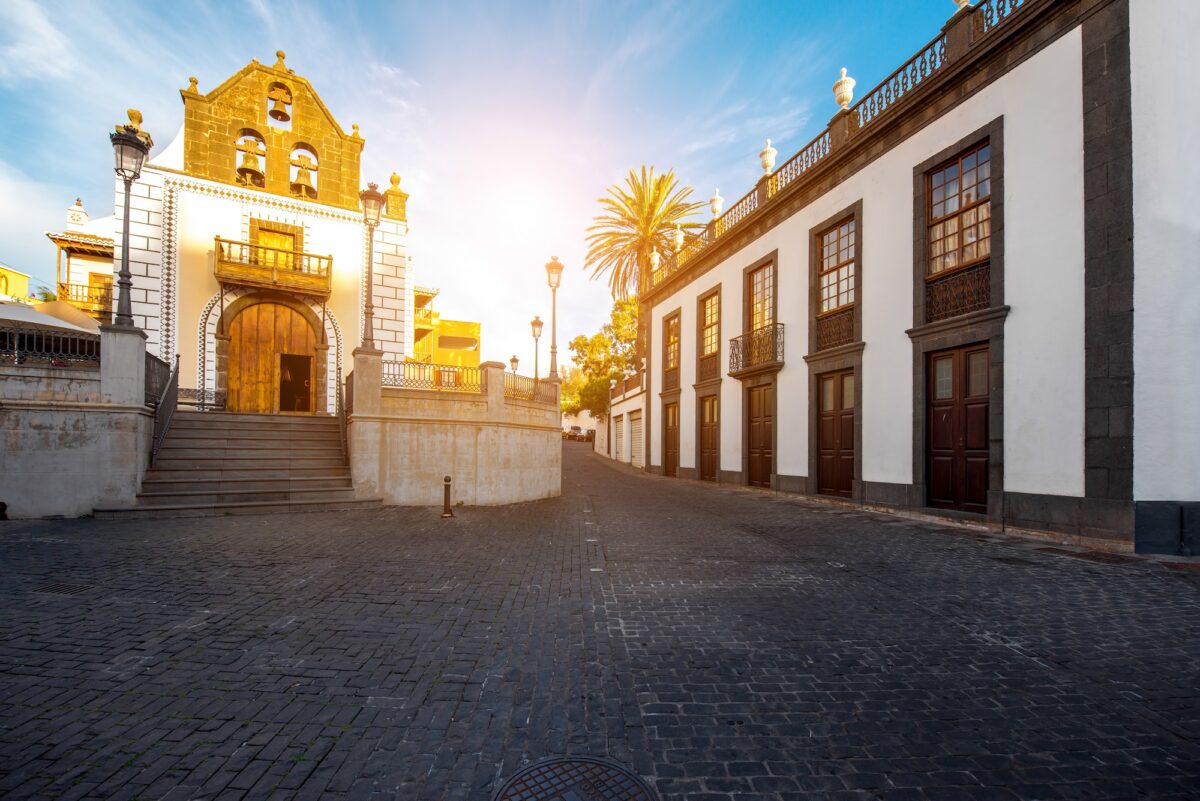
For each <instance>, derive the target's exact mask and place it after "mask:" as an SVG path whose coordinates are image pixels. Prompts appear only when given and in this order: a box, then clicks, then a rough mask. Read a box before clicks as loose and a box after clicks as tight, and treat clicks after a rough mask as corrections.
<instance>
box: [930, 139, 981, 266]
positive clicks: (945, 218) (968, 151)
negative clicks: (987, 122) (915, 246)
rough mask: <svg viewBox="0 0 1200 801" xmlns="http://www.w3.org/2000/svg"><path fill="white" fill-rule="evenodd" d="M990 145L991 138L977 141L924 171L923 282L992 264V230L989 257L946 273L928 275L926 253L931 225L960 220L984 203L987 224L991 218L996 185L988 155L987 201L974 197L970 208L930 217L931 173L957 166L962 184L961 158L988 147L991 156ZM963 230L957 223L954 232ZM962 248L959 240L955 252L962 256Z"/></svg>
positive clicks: (931, 208) (977, 258)
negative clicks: (986, 208) (956, 218)
mask: <svg viewBox="0 0 1200 801" xmlns="http://www.w3.org/2000/svg"><path fill="white" fill-rule="evenodd" d="M990 145H991V141H990V139H986V138H985V139H984V140H982V141H980V142H977V143H976V144H974V145H972V146H970V147H967V148H965V149H963V150H962V151H960V152H958V153H956V154H955V155H953V156H951V157H950V158H949V159H947V160H946V161H944V162H942V163H940V164H937V165H935V166H933V167H931V168H930V169H929V170H927V171H926V172H925V240H926V244H925V248H926V253H925V280H926V281H936V280H938V279H941V278H945V277H946V276H948V275H953V274H954V273H956V272H958V271H960V270H966V269H969V268H971V267H974V266H975V265H977V264H982V263H984V262H986V261H991V258H992V252H991V246H992V234H991V233H990V230H991V229H989V233H988V255H986V256H977V257H976V258H974V259H973V260H971V261H964V262H960V263H959V264H956V265H955V266H953V267H950V268H948V269H945V270H942V271H941V272H938V273H931V272H929V258H930V254H929V252H928V250H929V247H930V241H929V229H930V228H932V227H933V226H935V225H938V224H941V223H945V222H948V221H949V220H951V219H954V218H955V217H963V216H964V215H966V213H967V212H969V211H971V210H973V209H978V208H981V207H982V206H983V205H984V204H985V203H986V204H987V205H988V211H989V217H988V221H989V222H990V221H991V216H990V215H991V209H992V200H993V196H994V194H995V191H994V189H995V186H996V184H995V183H994V182H993V181H992V179H991V172H990V170H991V165H992V157H991V155H989V156H988V169H989V177H988V194H987V197H986V198H977V199H976V200H975V202H974V203H972V204H971V205H969V206H961V205H960V206H959V207H958V210H957V211H954V212H951V213H949V214H943V215H942V216H941V217H938V218H936V219H935V218H934V216H933V197H932V194H931V193H932V192H933V176H934V174H936V173H938V172H940V171H942V170H944V169H946V168H947V167H949V166H950V165H952V164H958V165H960V166H959V170H958V177H959V180H960V181H961V180H962V167H961V165H962V162H963V159H965V158H967V157H968V156H971V155H972V154H975V153H978V152H979V151H980V150H982V149H983V148H984V147H988V148H989V154H990V153H991V149H990ZM976 186H978V183H977V184H976ZM961 191H962V187H961V186H960V187H959V192H960V194H961ZM962 230H963V228H962V224H961V223H960V224H959V226H958V232H957V233H959V234H960V235H961V234H962ZM964 247H965V245H964V244H963V242H962V240H961V239H960V240H959V245H958V247H957V248H956V250H957V251H959V252H960V253H961V251H962V250H963V248H964Z"/></svg>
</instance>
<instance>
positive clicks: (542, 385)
mask: <svg viewBox="0 0 1200 801" xmlns="http://www.w3.org/2000/svg"><path fill="white" fill-rule="evenodd" d="M504 397H506V398H512V399H513V400H527V401H534V402H535V403H558V386H557V385H556V384H555V383H554V382H552V381H543V380H541V379H538V378H530V377H529V376H524V375H517V374H516V373H505V374H504Z"/></svg>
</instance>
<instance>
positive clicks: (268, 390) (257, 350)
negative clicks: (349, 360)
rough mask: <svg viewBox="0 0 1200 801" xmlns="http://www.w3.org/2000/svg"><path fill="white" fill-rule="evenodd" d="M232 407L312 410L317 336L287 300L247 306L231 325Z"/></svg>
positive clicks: (253, 410) (247, 410)
mask: <svg viewBox="0 0 1200 801" xmlns="http://www.w3.org/2000/svg"><path fill="white" fill-rule="evenodd" d="M228 330H229V361H228V365H229V366H228V370H229V372H228V383H227V386H228V392H229V394H228V400H227V408H228V409H229V411H231V412H243V413H252V414H275V413H278V412H280V411H283V412H311V411H312V410H313V408H314V403H313V401H314V398H313V395H312V392H313V387H314V385H315V384H316V383H317V382H316V381H315V377H314V363H315V362H316V355H317V352H316V344H317V338H316V334H315V332H314V331H313V328H312V325H311V324H310V323H309V321H308V319H307V318H306V317H305V316H304V315H302V314H301V313H300V312H299V311H297V310H296V309H294V308H292V307H291V306H288V305H286V304H284V303H275V302H263V303H254V304H252V305H249V306H246V307H245V308H243V309H242V310H241V312H239V313H238V315H237V316H236V317H234V318H233V321H232V322H231V323H230V325H229V329H228Z"/></svg>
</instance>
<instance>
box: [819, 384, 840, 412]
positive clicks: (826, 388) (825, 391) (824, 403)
mask: <svg viewBox="0 0 1200 801" xmlns="http://www.w3.org/2000/svg"><path fill="white" fill-rule="evenodd" d="M836 393H837V387H835V386H834V384H833V379H832V378H822V379H821V411H823V412H832V411H834V410H835V409H836V408H837V403H836V400H835V397H834V396H835V395H836Z"/></svg>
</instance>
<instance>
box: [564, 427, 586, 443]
mask: <svg viewBox="0 0 1200 801" xmlns="http://www.w3.org/2000/svg"><path fill="white" fill-rule="evenodd" d="M565 436H566V438H567V439H569V440H574V441H575V442H583V439H584V437H583V429H582V428H580V427H579V426H571V427H570V428H568V429H567V431H566V434H565Z"/></svg>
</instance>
